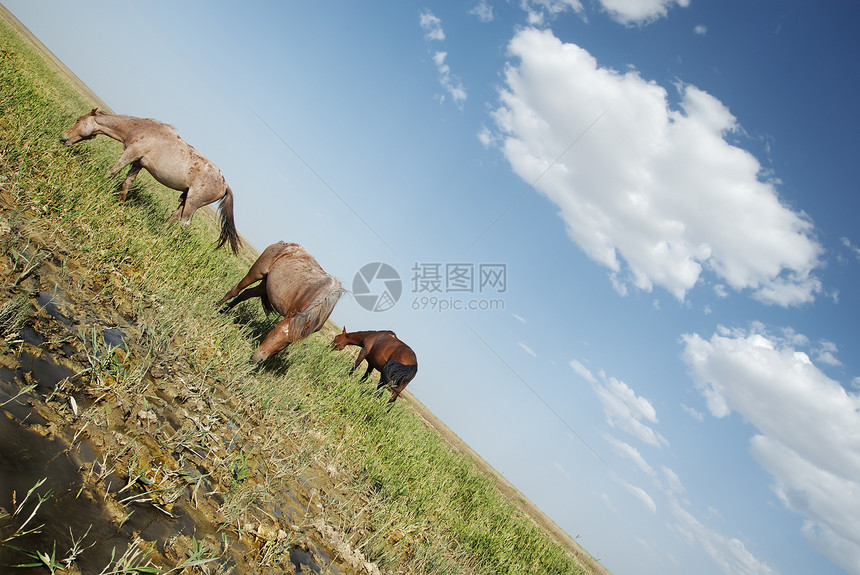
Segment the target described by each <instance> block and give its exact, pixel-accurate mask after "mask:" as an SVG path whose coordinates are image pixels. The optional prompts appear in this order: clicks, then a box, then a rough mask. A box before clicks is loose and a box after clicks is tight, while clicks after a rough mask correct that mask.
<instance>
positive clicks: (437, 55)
mask: <svg viewBox="0 0 860 575" xmlns="http://www.w3.org/2000/svg"><path fill="white" fill-rule="evenodd" d="M419 23H420V24H421V28H422V29H424V39H425V40H427V41H428V42H441V41H443V40H444V39H445V31H444V30H442V20H440V19H439V18H438V17H437V16H435V15H434V14H433V13H432V12H430V11H429V10H426V11H424V12H422V13H421V15H420V17H419ZM447 57H448V53H447V52H443V51H441V50H438V51H436V52H434V54H433V63H434V64H435V65H436V70H437V71H438V72H439V83H440V84H441V85H442V87H443V88H445V92H446V93H447V94H448V95H450V96H451V98H452V99H453V100H454V104H456V105H457V106H461V105H462V103H463V102H464V101H465V100H466V98H467V97H468V95H467V94H466V90H465V89H464V88H463V82H462V81H460V79H459V78H457V77H456V76H454V75H453V74H451V67H450V66H448V64H446V63H445V59H446V58H447ZM439 99H440V101H441V102H444V101H445V96H444V95H443V96H441V97H440V98H439ZM479 137H480V136H479Z"/></svg>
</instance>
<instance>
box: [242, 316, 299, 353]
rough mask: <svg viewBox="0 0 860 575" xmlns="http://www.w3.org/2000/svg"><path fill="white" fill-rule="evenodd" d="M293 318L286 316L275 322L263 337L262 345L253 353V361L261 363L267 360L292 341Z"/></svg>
mask: <svg viewBox="0 0 860 575" xmlns="http://www.w3.org/2000/svg"><path fill="white" fill-rule="evenodd" d="M291 319H292V318H288V317H285V318H284V319H282V320H281V321H279V322H278V323H276V324H275V327H274V328H272V331H270V332H269V333H268V335H266V337H265V338H264V339H263V343H261V344H260V347H258V348H257V350H256V351H255V352H254V353H253V355H251V361H252V362H254V363H260V362H262V361H265V360H267V359H269V358H270V357H271V356H273V355H275V354H276V353H278V352H279V351H281V350H282V349H284V348H285V347H287V346H288V345H290V344H291V343H292V341H291V340H290V320H291Z"/></svg>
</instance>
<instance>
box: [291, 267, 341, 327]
mask: <svg viewBox="0 0 860 575" xmlns="http://www.w3.org/2000/svg"><path fill="white" fill-rule="evenodd" d="M345 293H346V290H345V289H344V288H343V286H341V284H340V280H339V279H337V278H336V277H334V276H328V277H327V278H326V285H325V286H323V289H321V290H320V292H319V294H318V295H317V298H316V299H315V300H314V301H313V302H311V304H310V305H309V306H308V307H307V311H303V312H301V313H298V314H296V315H295V316H294V317H293V319H291V320H290V341H298V340H300V339H302V338H304V337H307V336H309V335H310V334H312V333H314V332H316V331H319V329H320V328H321V327H322V326H323V325H325V322H326V321H327V320H328V317H329V316H330V315H331V312H332V310H334V306H335V305H336V304H337V302H338V300H339V299H340V298H341V296H342V295H343V294H345Z"/></svg>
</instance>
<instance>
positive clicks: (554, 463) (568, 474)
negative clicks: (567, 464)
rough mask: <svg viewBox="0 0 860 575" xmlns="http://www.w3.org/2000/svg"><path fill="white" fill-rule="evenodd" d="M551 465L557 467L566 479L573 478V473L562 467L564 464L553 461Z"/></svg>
mask: <svg viewBox="0 0 860 575" xmlns="http://www.w3.org/2000/svg"><path fill="white" fill-rule="evenodd" d="M552 466H553V467H555V468H556V469H558V472H559V473H561V474H562V475H564V477H565V478H566V479H573V474H572V473H571V472H570V471H568V470H567V469H565V468H564V466H563V465H562V464H561V463H559V462H558V461H553V462H552Z"/></svg>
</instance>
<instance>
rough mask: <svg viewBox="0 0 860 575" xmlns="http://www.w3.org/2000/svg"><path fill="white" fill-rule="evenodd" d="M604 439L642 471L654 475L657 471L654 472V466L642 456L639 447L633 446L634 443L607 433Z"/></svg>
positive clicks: (618, 453) (617, 452)
mask: <svg viewBox="0 0 860 575" xmlns="http://www.w3.org/2000/svg"><path fill="white" fill-rule="evenodd" d="M604 439H605V440H606V442H607V443H608V444H609V446H610V447H611V448H612V451H614V452H615V453H616V454H617V455H619V456H620V457H623V458H624V459H628V460H629V461H630V462H632V463H633V465H634V466H636V468H638V469H639V470H640V471H642V473H644V474H646V475H648V476H651V477H654V476H655V475H656V473H655V472H654V468H653V467H651V466H650V465H649V464H648V462H647V461H645V458H644V457H642V454H641V453H640V452H639V450H638V449H636V448H635V447H633V446H632V445H630V444H628V443H625V442H623V441H621V440H620V439H616V438H614V437H612V436H611V435H605V436H604Z"/></svg>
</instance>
